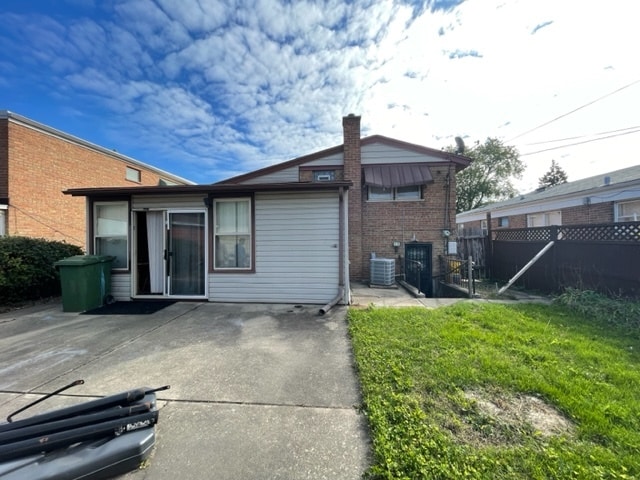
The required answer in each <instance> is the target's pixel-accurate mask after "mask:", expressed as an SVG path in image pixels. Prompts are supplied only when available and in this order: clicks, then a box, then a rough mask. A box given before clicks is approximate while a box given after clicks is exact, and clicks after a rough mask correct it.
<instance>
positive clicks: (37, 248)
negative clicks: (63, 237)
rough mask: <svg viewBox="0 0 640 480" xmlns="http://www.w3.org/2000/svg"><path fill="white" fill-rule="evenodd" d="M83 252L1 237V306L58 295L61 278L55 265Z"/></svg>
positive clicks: (56, 244) (45, 242)
mask: <svg viewBox="0 0 640 480" xmlns="http://www.w3.org/2000/svg"><path fill="white" fill-rule="evenodd" d="M82 253H83V252H82V249H81V248H80V247H78V246H76V245H70V244H68V243H64V242H57V241H50V240H44V239H36V238H27V237H0V305H7V304H11V303H17V302H23V301H25V300H35V299H39V298H45V297H50V296H55V295H59V294H60V277H59V274H58V271H57V270H56V268H55V267H54V265H53V264H54V263H55V262H56V261H58V260H61V259H63V258H66V257H71V256H73V255H81V254H82Z"/></svg>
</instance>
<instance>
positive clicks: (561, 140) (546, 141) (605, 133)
mask: <svg viewBox="0 0 640 480" xmlns="http://www.w3.org/2000/svg"><path fill="white" fill-rule="evenodd" d="M636 128H640V125H636V126H634V127H627V128H618V129H616V130H608V131H606V132H598V133H592V134H591V135H577V136H575V137H566V138H558V139H556V140H545V141H542V142H533V143H527V144H525V145H523V146H525V147H528V146H531V145H543V144H545V143H555V142H566V141H567V140H577V139H579V138H588V137H598V136H600V135H607V134H609V133H617V132H624V131H627V130H634V129H636Z"/></svg>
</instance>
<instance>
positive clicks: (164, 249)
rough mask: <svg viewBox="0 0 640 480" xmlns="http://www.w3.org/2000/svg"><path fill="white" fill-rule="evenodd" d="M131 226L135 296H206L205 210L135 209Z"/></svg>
mask: <svg viewBox="0 0 640 480" xmlns="http://www.w3.org/2000/svg"><path fill="white" fill-rule="evenodd" d="M134 225H135V229H134V231H135V235H136V238H135V248H136V251H135V259H136V271H135V285H136V287H135V292H134V295H136V296H138V297H140V296H165V297H166V296H175V297H204V296H206V294H207V289H206V284H207V246H206V239H207V235H206V212H205V211H204V210H197V211H194V210H189V211H185V210H149V211H138V212H136V213H135V217H134Z"/></svg>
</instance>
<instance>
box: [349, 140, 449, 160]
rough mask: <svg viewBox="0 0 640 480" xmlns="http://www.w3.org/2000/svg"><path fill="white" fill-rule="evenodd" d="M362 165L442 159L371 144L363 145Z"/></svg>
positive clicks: (380, 144) (381, 144) (379, 144)
mask: <svg viewBox="0 0 640 480" xmlns="http://www.w3.org/2000/svg"><path fill="white" fill-rule="evenodd" d="M361 156H362V164H363V165H371V164H376V163H380V164H385V163H386V164H388V163H419V162H442V161H443V159H442V158H439V157H435V156H431V155H425V154H422V153H417V152H413V151H411V150H405V149H403V148H398V147H393V146H390V145H385V144H383V143H372V144H369V145H363V146H362V148H361Z"/></svg>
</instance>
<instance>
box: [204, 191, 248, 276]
mask: <svg viewBox="0 0 640 480" xmlns="http://www.w3.org/2000/svg"><path fill="white" fill-rule="evenodd" d="M223 203H246V204H247V212H248V213H247V215H248V219H247V222H248V224H247V225H245V226H244V227H246V230H245V228H242V227H241V228H238V225H237V220H236V228H235V230H227V231H224V232H222V231H221V228H220V222H219V219H218V205H220V204H223ZM252 205H253V202H252V201H251V197H239V198H220V199H214V201H213V217H214V218H213V220H214V232H213V249H214V252H213V268H214V270H217V271H221V270H222V271H234V272H235V271H237V272H243V271H252V270H253V265H254V252H253V208H252ZM223 237H229V238H231V237H236V243H235V246H234V250H235V251H232V252H228V251H227V252H225V253H224V254H223V253H222V248H223V242H222V238H223ZM238 237H240V238H241V239H244V240H245V241H244V254H245V261H244V262H243V263H244V265H243V266H238V265H225V262H224V261H225V260H226V259H227V258H231V257H229V255H231V256H232V261H233V262H236V263H237V262H238V259H237V258H236V253H237V252H238V243H237V242H238V241H239V238H238ZM224 243H229V242H224ZM229 248H230V247H229V246H227V248H226V250H229Z"/></svg>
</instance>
